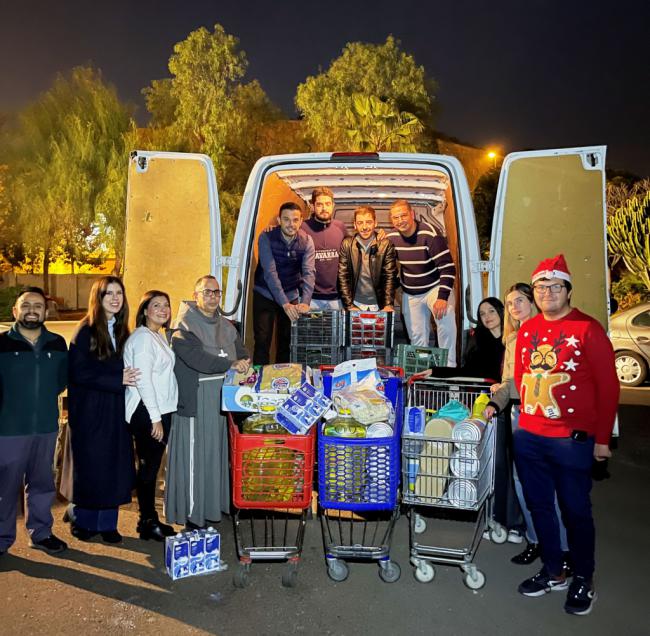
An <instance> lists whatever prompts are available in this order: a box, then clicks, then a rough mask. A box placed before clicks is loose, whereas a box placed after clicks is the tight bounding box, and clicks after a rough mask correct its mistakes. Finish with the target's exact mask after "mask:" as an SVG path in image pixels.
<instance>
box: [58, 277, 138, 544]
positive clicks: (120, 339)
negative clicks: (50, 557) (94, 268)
mask: <svg viewBox="0 0 650 636" xmlns="http://www.w3.org/2000/svg"><path fill="white" fill-rule="evenodd" d="M128 317H129V308H128V305H127V302H126V295H125V293H124V285H123V284H122V281H121V280H120V279H119V278H116V277H114V276H104V277H103V278H101V279H99V280H97V281H96V282H95V284H94V285H93V287H92V289H91V291H90V299H89V301H88V314H87V315H86V317H85V318H84V319H83V320H82V321H81V323H80V324H79V328H78V330H77V332H76V334H75V336H74V338H73V340H72V343H71V344H70V357H69V360H70V362H69V377H68V448H67V449H66V458H65V464H66V465H65V466H64V480H63V482H62V485H61V492H62V493H63V495H64V496H65V497H67V499H68V500H69V501H70V502H71V503H70V506H69V507H68V510H67V512H66V515H65V520H66V521H70V522H71V532H72V535H73V536H74V537H76V538H78V539H80V540H82V541H88V540H89V539H91V538H92V537H94V536H95V535H97V534H101V536H102V539H103V540H104V541H106V542H107V543H119V542H120V541H121V540H122V537H121V535H120V534H119V532H118V531H117V514H118V508H119V506H120V505H122V504H125V503H129V502H130V501H131V490H132V489H133V485H134V481H135V467H134V462H133V441H132V439H131V435H130V433H129V429H128V427H127V424H126V422H125V417H124V392H125V388H124V387H125V385H129V386H134V385H135V381H136V379H137V375H138V372H137V369H125V368H124V364H123V362H122V350H123V348H124V343H125V342H126V339H127V337H128V335H129V333H128V327H127V322H128Z"/></svg>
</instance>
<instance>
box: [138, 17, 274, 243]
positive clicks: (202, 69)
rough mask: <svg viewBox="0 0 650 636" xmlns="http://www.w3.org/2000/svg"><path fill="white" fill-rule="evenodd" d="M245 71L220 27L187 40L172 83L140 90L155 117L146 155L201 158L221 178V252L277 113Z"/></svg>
mask: <svg viewBox="0 0 650 636" xmlns="http://www.w3.org/2000/svg"><path fill="white" fill-rule="evenodd" d="M247 67H248V62H247V60H246V54H245V53H244V52H243V51H241V50H240V49H239V41H238V39H237V38H236V37H234V36H232V35H228V34H227V33H226V32H225V31H224V29H223V27H222V26H221V25H219V24H216V25H215V26H214V31H213V32H212V33H210V32H209V31H208V30H207V29H205V28H200V29H197V30H196V31H193V32H192V33H190V34H189V35H188V36H187V38H186V39H185V40H183V41H182V42H178V43H177V44H176V45H175V46H174V52H173V54H172V56H171V57H170V59H169V71H170V74H171V77H170V78H167V79H163V80H155V81H154V82H152V83H151V85H150V86H149V87H147V88H145V89H144V90H143V93H144V95H145V99H146V103H147V108H148V109H149V111H150V112H151V114H152V128H151V131H150V132H151V137H150V139H149V140H148V147H150V148H153V147H155V148H157V149H159V150H184V151H191V152H201V153H205V154H207V155H209V156H210V158H211V159H212V161H213V163H214V165H215V169H216V170H217V174H218V177H219V200H220V204H221V214H222V220H223V226H224V227H223V230H224V232H223V236H224V245H226V246H228V245H229V242H230V241H231V240H232V235H233V232H234V226H235V220H236V217H237V211H238V209H239V204H240V202H241V196H242V194H243V191H244V187H245V185H246V179H247V178H248V175H249V173H250V170H251V168H252V167H253V164H254V163H255V161H256V160H257V159H258V158H259V156H260V155H262V154H264V153H263V152H262V151H261V145H262V144H264V143H266V142H267V141H268V140H267V137H266V136H265V134H264V131H265V129H266V127H267V126H269V125H271V124H272V123H274V122H276V121H278V120H279V118H280V116H281V113H280V111H279V109H278V108H277V107H276V106H275V105H274V104H273V103H272V102H271V100H270V99H269V98H268V96H267V95H266V93H265V92H264V90H263V89H262V87H261V86H260V84H259V82H257V81H256V80H253V81H251V82H248V83H243V81H242V80H243V78H244V75H245V73H246V69H247Z"/></svg>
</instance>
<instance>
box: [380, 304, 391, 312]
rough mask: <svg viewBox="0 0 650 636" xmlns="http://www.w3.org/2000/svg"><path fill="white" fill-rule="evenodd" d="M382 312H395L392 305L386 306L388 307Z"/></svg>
mask: <svg viewBox="0 0 650 636" xmlns="http://www.w3.org/2000/svg"><path fill="white" fill-rule="evenodd" d="M382 311H388V312H391V311H393V307H392V306H391V305H386V306H385V307H384V308H383V309H382Z"/></svg>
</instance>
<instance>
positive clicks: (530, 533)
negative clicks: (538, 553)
mask: <svg viewBox="0 0 650 636" xmlns="http://www.w3.org/2000/svg"><path fill="white" fill-rule="evenodd" d="M510 417H511V422H512V432H513V434H514V432H515V431H516V430H517V429H518V428H519V405H518V404H515V405H513V407H512V411H511V415H510ZM512 479H513V481H514V483H515V492H516V493H517V499H518V500H519V507H520V508H521V514H522V515H523V516H524V523H525V524H526V540H527V541H528V543H539V539H538V538H537V533H536V532H535V524H534V523H533V517H532V515H531V514H530V510H528V506H527V505H526V498H525V497H524V489H523V488H522V487H521V481H520V480H519V473H518V472H517V467H516V466H513V467H512ZM555 514H556V515H557V520H558V524H559V526H560V546H561V547H562V552H568V551H569V543H568V542H567V538H566V528H565V527H564V524H563V523H562V513H561V512H560V506H559V504H558V502H557V495H556V496H555Z"/></svg>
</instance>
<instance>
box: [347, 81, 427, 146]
mask: <svg viewBox="0 0 650 636" xmlns="http://www.w3.org/2000/svg"><path fill="white" fill-rule="evenodd" d="M348 126H349V127H348V129H347V130H346V132H347V135H348V138H349V139H350V142H351V144H352V148H351V149H352V150H354V151H372V152H381V151H391V150H392V151H394V152H415V151H416V140H417V136H418V135H419V134H420V133H421V132H422V131H423V130H424V126H423V125H422V123H421V122H420V120H419V119H418V118H417V117H416V116H415V115H413V114H411V113H407V112H400V111H399V110H398V108H397V107H396V106H394V105H392V104H390V103H386V102H382V101H381V100H380V99H379V98H378V97H375V96H374V95H370V96H366V95H363V94H361V93H353V94H352V108H351V110H350V112H349V113H348Z"/></svg>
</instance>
